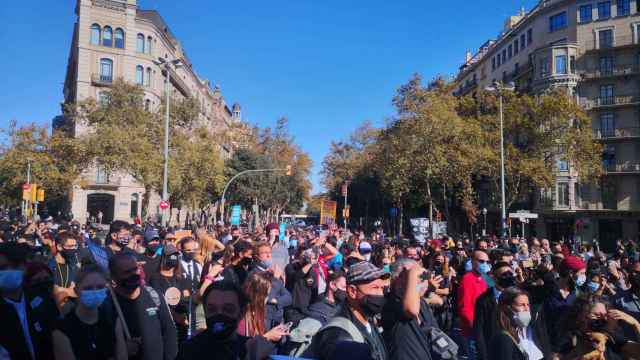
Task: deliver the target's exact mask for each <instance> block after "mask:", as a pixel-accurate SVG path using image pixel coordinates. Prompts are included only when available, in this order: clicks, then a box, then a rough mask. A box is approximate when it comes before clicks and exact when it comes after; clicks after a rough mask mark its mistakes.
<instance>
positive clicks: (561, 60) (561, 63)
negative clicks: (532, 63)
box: [556, 55, 567, 75]
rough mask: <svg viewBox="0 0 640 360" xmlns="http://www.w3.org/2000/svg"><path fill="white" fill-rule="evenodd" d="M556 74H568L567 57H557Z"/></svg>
mask: <svg viewBox="0 0 640 360" xmlns="http://www.w3.org/2000/svg"><path fill="white" fill-rule="evenodd" d="M556 74H560V75H566V74H567V55H556Z"/></svg>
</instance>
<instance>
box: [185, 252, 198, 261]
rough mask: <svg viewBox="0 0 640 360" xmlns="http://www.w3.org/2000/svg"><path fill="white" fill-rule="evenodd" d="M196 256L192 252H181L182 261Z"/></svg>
mask: <svg viewBox="0 0 640 360" xmlns="http://www.w3.org/2000/svg"><path fill="white" fill-rule="evenodd" d="M195 256H196V254H195V253H192V252H183V253H182V258H183V259H184V261H186V262H189V261H191V260H193V258H194V257H195Z"/></svg>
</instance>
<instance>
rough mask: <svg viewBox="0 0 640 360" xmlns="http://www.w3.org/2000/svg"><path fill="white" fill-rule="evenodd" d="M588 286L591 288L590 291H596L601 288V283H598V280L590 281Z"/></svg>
mask: <svg viewBox="0 0 640 360" xmlns="http://www.w3.org/2000/svg"><path fill="white" fill-rule="evenodd" d="M587 287H588V288H589V291H590V292H592V293H595V292H596V291H598V289H600V284H598V283H597V282H593V281H589V282H588V283H587Z"/></svg>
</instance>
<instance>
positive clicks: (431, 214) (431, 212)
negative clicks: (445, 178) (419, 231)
mask: <svg viewBox="0 0 640 360" xmlns="http://www.w3.org/2000/svg"><path fill="white" fill-rule="evenodd" d="M427 202H428V203H429V233H430V237H431V238H432V239H433V198H432V197H431V183H430V182H429V178H427Z"/></svg>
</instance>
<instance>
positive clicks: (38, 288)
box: [25, 280, 53, 297]
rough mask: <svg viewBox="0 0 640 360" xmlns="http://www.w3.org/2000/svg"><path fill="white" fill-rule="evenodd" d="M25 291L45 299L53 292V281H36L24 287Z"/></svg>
mask: <svg viewBox="0 0 640 360" xmlns="http://www.w3.org/2000/svg"><path fill="white" fill-rule="evenodd" d="M25 291H26V292H27V293H29V294H31V295H34V296H40V297H47V296H51V293H52V292H53V280H43V281H38V282H35V283H33V284H30V285H29V286H25Z"/></svg>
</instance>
